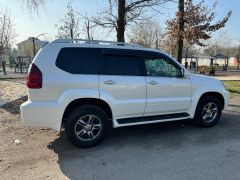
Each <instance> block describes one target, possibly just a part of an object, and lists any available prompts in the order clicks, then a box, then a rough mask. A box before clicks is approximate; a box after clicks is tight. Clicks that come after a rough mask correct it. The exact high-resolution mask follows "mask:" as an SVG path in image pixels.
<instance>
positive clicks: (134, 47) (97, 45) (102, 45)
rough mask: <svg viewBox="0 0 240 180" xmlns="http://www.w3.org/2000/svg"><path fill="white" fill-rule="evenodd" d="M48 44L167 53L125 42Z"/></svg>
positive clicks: (73, 40)
mask: <svg viewBox="0 0 240 180" xmlns="http://www.w3.org/2000/svg"><path fill="white" fill-rule="evenodd" d="M50 44H58V45H60V46H61V47H62V48H64V47H88V48H111V49H128V50H142V51H150V52H159V53H162V54H165V55H167V53H165V52H163V51H161V50H157V49H152V48H145V47H143V46H141V45H138V44H133V43H125V42H114V41H100V40H83V39H56V40H54V41H53V42H51V43H50ZM168 56H169V55H168Z"/></svg>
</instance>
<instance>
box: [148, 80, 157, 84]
mask: <svg viewBox="0 0 240 180" xmlns="http://www.w3.org/2000/svg"><path fill="white" fill-rule="evenodd" d="M148 84H150V85H156V84H158V82H156V81H149V82H148Z"/></svg>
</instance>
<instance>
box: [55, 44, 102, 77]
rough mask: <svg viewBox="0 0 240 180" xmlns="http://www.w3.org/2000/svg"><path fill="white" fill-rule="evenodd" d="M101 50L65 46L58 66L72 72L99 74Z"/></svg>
mask: <svg viewBox="0 0 240 180" xmlns="http://www.w3.org/2000/svg"><path fill="white" fill-rule="evenodd" d="M100 62H101V50H100V49H98V48H63V49H61V51H60V52H59V54H58V57H57V60H56V66H57V67H58V68H60V69H62V70H64V71H66V72H69V73H71V74H99V67H100V66H99V65H100Z"/></svg>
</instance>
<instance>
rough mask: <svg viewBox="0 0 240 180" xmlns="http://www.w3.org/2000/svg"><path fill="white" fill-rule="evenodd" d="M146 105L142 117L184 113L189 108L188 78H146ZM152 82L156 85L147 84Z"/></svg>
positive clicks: (189, 88) (189, 86) (189, 84)
mask: <svg viewBox="0 0 240 180" xmlns="http://www.w3.org/2000/svg"><path fill="white" fill-rule="evenodd" d="M146 81H147V105H146V110H145V114H144V115H146V116H147V115H155V114H163V113H165V114H168V113H177V112H186V111H187V110H188V109H189V108H190V106H191V82H190V80H189V79H188V78H172V77H146ZM151 81H154V82H156V83H157V84H154V85H152V84H149V82H151Z"/></svg>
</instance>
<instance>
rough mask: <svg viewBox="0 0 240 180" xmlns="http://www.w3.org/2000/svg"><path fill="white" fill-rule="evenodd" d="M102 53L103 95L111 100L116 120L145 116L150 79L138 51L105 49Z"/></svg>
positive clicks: (101, 82) (101, 79) (100, 85)
mask: <svg viewBox="0 0 240 180" xmlns="http://www.w3.org/2000/svg"><path fill="white" fill-rule="evenodd" d="M102 55H103V58H102V61H103V62H102V70H101V75H100V80H99V90H100V97H101V98H108V100H109V101H110V102H111V105H112V111H113V114H114V117H115V118H116V119H117V118H125V117H133V116H143V114H144V110H145V104H146V81H145V77H144V76H143V72H142V67H143V61H142V59H141V58H140V57H139V53H138V51H134V50H120V49H104V50H102Z"/></svg>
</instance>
